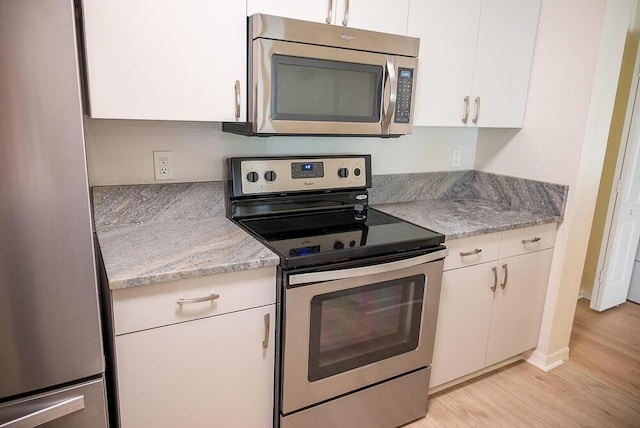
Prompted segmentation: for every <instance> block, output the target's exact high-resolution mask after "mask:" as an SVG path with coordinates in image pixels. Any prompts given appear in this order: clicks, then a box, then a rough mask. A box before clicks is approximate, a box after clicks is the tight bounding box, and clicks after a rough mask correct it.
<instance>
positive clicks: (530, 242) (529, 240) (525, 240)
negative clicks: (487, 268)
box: [522, 236, 542, 245]
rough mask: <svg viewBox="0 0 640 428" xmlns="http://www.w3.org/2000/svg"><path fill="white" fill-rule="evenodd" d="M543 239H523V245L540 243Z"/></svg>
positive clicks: (537, 237)
mask: <svg viewBox="0 0 640 428" xmlns="http://www.w3.org/2000/svg"><path fill="white" fill-rule="evenodd" d="M541 239H542V238H540V237H539V236H536V237H535V238H533V239H523V240H522V243H523V244H524V245H527V244H533V243H534V242H538V241H539V240H541Z"/></svg>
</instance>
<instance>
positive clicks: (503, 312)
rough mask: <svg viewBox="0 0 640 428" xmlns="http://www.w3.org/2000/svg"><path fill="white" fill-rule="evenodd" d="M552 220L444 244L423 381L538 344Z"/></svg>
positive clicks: (454, 375) (463, 372) (466, 371)
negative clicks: (430, 356) (427, 374)
mask: <svg viewBox="0 0 640 428" xmlns="http://www.w3.org/2000/svg"><path fill="white" fill-rule="evenodd" d="M555 229H556V224H555V223H553V224H547V225H541V226H534V227H530V228H523V229H517V230H511V231H506V232H502V233H494V234H489V235H482V236H477V237H472V238H463V239H459V240H453V241H449V242H447V243H446V245H447V247H448V248H449V256H448V257H447V261H446V263H445V272H444V274H443V277H442V291H441V295H440V308H439V310H438V325H437V328H436V339H435V345H434V354H433V364H432V372H431V383H430V387H431V388H434V387H436V386H439V385H443V384H445V383H447V382H451V381H454V380H455V379H458V378H461V377H463V376H467V375H470V374H472V373H474V372H477V371H479V370H482V369H484V368H485V367H489V366H492V365H494V364H497V363H499V362H501V361H504V360H506V359H509V358H511V357H514V356H517V355H518V354H521V353H523V352H525V351H527V350H530V349H532V348H534V347H535V346H536V344H537V343H538V335H539V332H540V322H541V320H542V312H543V309H544V300H545V295H546V290H547V282H548V278H549V270H550V267H551V257H552V255H553V248H552V247H553V243H554V240H555Z"/></svg>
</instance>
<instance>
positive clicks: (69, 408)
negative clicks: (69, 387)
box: [2, 395, 85, 428]
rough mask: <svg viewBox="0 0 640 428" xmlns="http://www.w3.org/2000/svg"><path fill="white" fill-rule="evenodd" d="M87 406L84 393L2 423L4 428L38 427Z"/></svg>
mask: <svg viewBox="0 0 640 428" xmlns="http://www.w3.org/2000/svg"><path fill="white" fill-rule="evenodd" d="M84 408H85V401H84V395H81V396H79V397H72V398H69V399H67V400H64V401H61V402H60V403H56V404H54V405H52V406H50V407H46V408H44V409H40V410H37V409H33V410H35V411H34V412H33V413H29V414H27V415H24V416H21V417H18V418H16V419H14V420H11V421H8V422H5V423H3V424H2V427H3V428H19V427H36V426H40V425H42V424H45V423H47V422H52V421H58V422H60V420H61V419H62V418H64V417H65V416H67V415H70V414H72V413H75V412H77V411H79V410H82V409H84Z"/></svg>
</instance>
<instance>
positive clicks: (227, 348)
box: [115, 305, 275, 428]
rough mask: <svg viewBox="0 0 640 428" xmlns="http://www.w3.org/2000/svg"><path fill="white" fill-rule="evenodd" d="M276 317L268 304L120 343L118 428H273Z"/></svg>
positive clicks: (135, 335)
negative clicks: (181, 427) (268, 320)
mask: <svg viewBox="0 0 640 428" xmlns="http://www.w3.org/2000/svg"><path fill="white" fill-rule="evenodd" d="M267 314H268V315H269V317H270V329H269V331H268V337H269V342H268V347H267V349H264V348H263V340H264V337H265V331H266V320H265V315H267ZM274 316H275V305H269V306H264V307H260V308H254V309H249V310H244V311H239V312H234V313H231V314H227V315H220V316H216V317H210V318H206V319H201V320H196V321H191V322H184V323H180V324H174V325H171V326H168V327H162V328H155V329H151V330H145V331H142V332H137V333H132V334H126V335H122V336H117V337H116V340H115V342H116V343H115V347H116V360H117V372H118V374H117V378H118V403H119V408H120V422H121V426H122V427H123V428H128V427H179V426H184V427H210V426H220V427H258V428H259V427H270V426H271V421H272V418H273V378H274V375H273V373H274V340H273V339H274V323H275V318H274Z"/></svg>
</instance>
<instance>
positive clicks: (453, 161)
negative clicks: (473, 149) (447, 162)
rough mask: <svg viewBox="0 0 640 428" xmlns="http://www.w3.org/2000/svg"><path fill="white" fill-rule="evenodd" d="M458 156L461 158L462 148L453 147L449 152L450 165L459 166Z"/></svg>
mask: <svg viewBox="0 0 640 428" xmlns="http://www.w3.org/2000/svg"><path fill="white" fill-rule="evenodd" d="M460 158H462V150H460V149H453V152H452V154H451V166H453V167H459V166H460Z"/></svg>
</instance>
